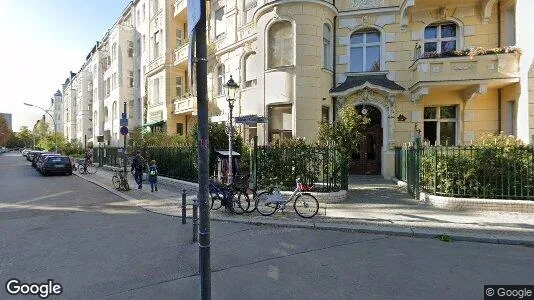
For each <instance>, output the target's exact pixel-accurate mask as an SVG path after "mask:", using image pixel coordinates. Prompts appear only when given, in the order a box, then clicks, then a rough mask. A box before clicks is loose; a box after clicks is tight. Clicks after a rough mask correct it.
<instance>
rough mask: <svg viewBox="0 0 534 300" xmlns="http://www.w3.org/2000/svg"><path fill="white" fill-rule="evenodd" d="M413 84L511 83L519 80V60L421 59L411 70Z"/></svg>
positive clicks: (495, 56)
mask: <svg viewBox="0 0 534 300" xmlns="http://www.w3.org/2000/svg"><path fill="white" fill-rule="evenodd" d="M410 69H411V70H412V72H413V80H414V82H413V83H414V84H417V83H419V82H440V81H460V80H490V79H508V78H514V77H517V76H518V72H519V58H518V56H517V55H516V54H515V53H506V54H505V53H503V54H490V55H477V56H473V57H472V58H471V57H469V56H457V57H440V58H420V59H418V60H416V61H415V63H414V64H413V65H412V66H411V67H410Z"/></svg>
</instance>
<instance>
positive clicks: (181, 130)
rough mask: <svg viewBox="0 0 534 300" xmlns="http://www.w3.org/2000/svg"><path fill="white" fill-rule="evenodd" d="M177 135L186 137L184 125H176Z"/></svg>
mask: <svg viewBox="0 0 534 300" xmlns="http://www.w3.org/2000/svg"><path fill="white" fill-rule="evenodd" d="M176 133H177V134H179V135H184V124H183V123H176Z"/></svg>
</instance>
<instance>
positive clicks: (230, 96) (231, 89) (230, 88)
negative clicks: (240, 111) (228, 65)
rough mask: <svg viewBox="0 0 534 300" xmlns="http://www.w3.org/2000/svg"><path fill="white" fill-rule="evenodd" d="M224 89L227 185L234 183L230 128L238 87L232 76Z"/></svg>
mask: <svg viewBox="0 0 534 300" xmlns="http://www.w3.org/2000/svg"><path fill="white" fill-rule="evenodd" d="M224 89H225V95H226V101H228V106H229V108H230V112H229V115H228V119H229V122H228V162H229V163H228V165H229V167H228V184H230V183H232V182H233V181H234V178H233V177H234V174H233V173H234V171H233V166H234V164H233V159H232V158H233V157H232V152H233V149H232V146H233V145H232V142H233V139H234V130H233V127H232V110H233V109H234V102H235V100H236V98H237V92H238V90H239V85H237V83H235V81H234V79H233V78H232V75H230V80H228V82H227V83H226V84H225V85H224Z"/></svg>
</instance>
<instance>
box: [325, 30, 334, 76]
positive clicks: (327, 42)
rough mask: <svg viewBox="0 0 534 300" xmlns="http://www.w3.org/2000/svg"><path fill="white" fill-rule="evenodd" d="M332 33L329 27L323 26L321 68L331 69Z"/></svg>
mask: <svg viewBox="0 0 534 300" xmlns="http://www.w3.org/2000/svg"><path fill="white" fill-rule="evenodd" d="M331 39H332V31H331V30H330V25H328V24H324V25H323V68H325V69H328V70H331V69H332V42H331Z"/></svg>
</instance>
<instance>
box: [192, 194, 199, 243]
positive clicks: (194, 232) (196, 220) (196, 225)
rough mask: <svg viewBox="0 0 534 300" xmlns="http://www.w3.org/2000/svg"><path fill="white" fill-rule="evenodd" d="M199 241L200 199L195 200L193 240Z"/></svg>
mask: <svg viewBox="0 0 534 300" xmlns="http://www.w3.org/2000/svg"><path fill="white" fill-rule="evenodd" d="M197 241H198V201H197V199H195V200H193V241H192V243H194V242H197Z"/></svg>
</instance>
